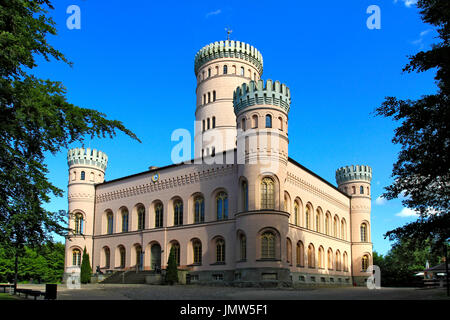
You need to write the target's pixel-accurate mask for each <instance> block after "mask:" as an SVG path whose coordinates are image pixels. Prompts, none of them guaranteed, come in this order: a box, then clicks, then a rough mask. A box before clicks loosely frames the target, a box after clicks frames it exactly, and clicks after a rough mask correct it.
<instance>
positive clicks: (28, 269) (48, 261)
mask: <svg viewBox="0 0 450 320" xmlns="http://www.w3.org/2000/svg"><path fill="white" fill-rule="evenodd" d="M64 255H65V246H64V244H62V243H51V242H48V243H46V244H44V245H42V246H39V247H36V248H31V247H25V248H24V254H23V256H22V258H21V259H20V260H19V265H18V280H19V281H20V282H29V281H33V282H37V283H39V282H40V283H59V282H61V280H62V276H63V273H64ZM13 279H14V249H13V248H11V247H10V246H0V282H12V281H13Z"/></svg>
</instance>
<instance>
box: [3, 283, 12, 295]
mask: <svg viewBox="0 0 450 320" xmlns="http://www.w3.org/2000/svg"><path fill="white" fill-rule="evenodd" d="M13 287H14V285H12V284H0V288H3V293H6V288H8V289H10V288H13Z"/></svg>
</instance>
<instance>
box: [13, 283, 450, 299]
mask: <svg viewBox="0 0 450 320" xmlns="http://www.w3.org/2000/svg"><path fill="white" fill-rule="evenodd" d="M18 287H19V288H30V289H34V290H42V291H45V285H19V286H18ZM311 299H312V300H330V299H332V300H334V299H336V300H405V299H407V300H434V299H447V297H446V291H445V290H443V289H416V288H381V289H379V290H369V289H367V288H365V287H357V288H353V287H346V288H342V287H341V288H302V289H293V288H283V289H257V288H235V287H209V286H198V285H188V286H185V285H175V286H156V285H144V284H135V285H133V284H128V285H123V284H88V285H82V287H81V289H78V290H69V289H67V288H66V287H65V285H58V300H311Z"/></svg>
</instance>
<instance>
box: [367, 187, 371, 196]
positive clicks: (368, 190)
mask: <svg viewBox="0 0 450 320" xmlns="http://www.w3.org/2000/svg"><path fill="white" fill-rule="evenodd" d="M367 195H370V188H369V187H367Z"/></svg>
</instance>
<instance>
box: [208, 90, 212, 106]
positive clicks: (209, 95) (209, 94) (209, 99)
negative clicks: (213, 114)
mask: <svg viewBox="0 0 450 320" xmlns="http://www.w3.org/2000/svg"><path fill="white" fill-rule="evenodd" d="M210 102H211V92H208V103H210Z"/></svg>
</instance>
